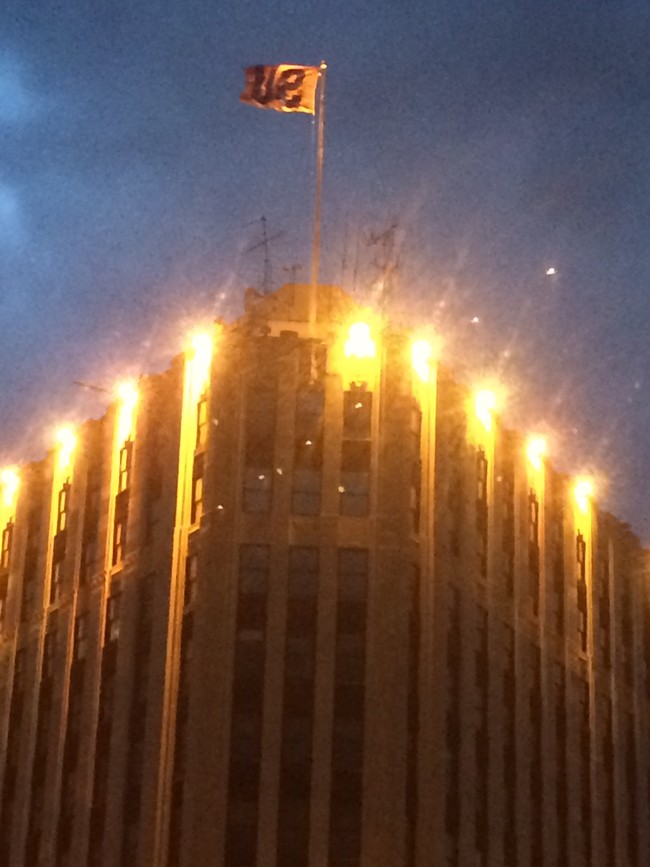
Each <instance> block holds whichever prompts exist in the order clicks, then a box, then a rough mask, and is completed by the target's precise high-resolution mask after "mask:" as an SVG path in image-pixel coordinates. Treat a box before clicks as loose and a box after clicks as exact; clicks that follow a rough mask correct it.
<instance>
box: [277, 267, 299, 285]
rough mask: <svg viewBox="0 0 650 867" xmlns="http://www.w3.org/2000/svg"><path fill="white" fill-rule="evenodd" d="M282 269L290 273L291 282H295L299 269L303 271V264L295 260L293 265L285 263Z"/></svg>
mask: <svg viewBox="0 0 650 867" xmlns="http://www.w3.org/2000/svg"><path fill="white" fill-rule="evenodd" d="M282 270H283V271H284V272H285V273H287V274H288V275H289V283H295V282H296V276H297V274H298V271H302V265H300V264H299V263H298V262H294V263H293V264H292V265H285V267H284V268H283V269H282Z"/></svg>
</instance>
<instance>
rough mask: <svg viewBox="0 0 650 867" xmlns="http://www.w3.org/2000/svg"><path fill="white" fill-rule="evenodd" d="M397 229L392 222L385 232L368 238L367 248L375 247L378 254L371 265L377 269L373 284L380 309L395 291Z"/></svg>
mask: <svg viewBox="0 0 650 867" xmlns="http://www.w3.org/2000/svg"><path fill="white" fill-rule="evenodd" d="M398 228H399V223H398V221H397V220H394V221H393V223H392V225H390V226H389V227H388V228H387V229H386V230H385V231H383V232H378V233H376V234H375V233H373V232H371V233H370V236H369V238H368V246H369V247H377V248H378V250H379V252H378V255H377V256H376V258H375V260H374V262H373V263H372V264H373V265H374V266H375V267H376V268H378V269H379V272H380V274H379V277H378V278H377V281H376V283H375V286H376V289H377V290H378V291H377V294H378V296H379V302H380V304H381V306H382V308H384V307H385V305H386V303H387V302H388V301H390V299H391V296H392V294H393V290H394V289H395V282H394V277H395V274H396V273H397V269H398V266H399V257H398V253H397V251H396V250H395V247H396V244H395V235H396V233H397V230H398Z"/></svg>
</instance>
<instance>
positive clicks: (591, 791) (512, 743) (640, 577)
mask: <svg viewBox="0 0 650 867" xmlns="http://www.w3.org/2000/svg"><path fill="white" fill-rule="evenodd" d="M312 311H313V308H312V305H311V302H310V293H309V287H302V286H285V287H283V288H282V289H280V290H278V292H276V293H275V294H273V295H269V296H263V297H253V296H251V297H249V299H248V302H247V309H246V312H245V314H244V316H243V317H242V318H241V319H240V320H238V321H237V322H235V323H233V324H231V325H227V326H225V325H215V327H214V330H213V332H212V333H211V334H209V335H200V336H198V337H196V338H195V340H194V341H193V344H192V346H191V347H190V349H188V351H187V352H186V353H185V354H183V355H182V356H179V357H178V358H176V359H175V360H174V362H173V363H172V365H171V367H170V368H169V370H168V371H166V372H164V373H162V374H159V375H155V376H148V377H144V378H143V379H142V380H141V381H140V382H139V383H137V384H130V385H129V384H127V385H125V386H123V387H122V389H121V390H120V392H119V394H118V397H117V399H116V401H115V403H114V404H113V405H112V406H111V407H110V408H109V410H108V412H107V413H106V415H105V416H104V417H103V418H101V419H99V420H93V421H88V422H86V423H85V424H83V425H81V426H80V427H79V428H78V429H77V430H76V431H70V430H63V431H61V433H60V436H59V439H58V441H57V444H56V446H55V448H54V449H53V450H52V451H51V453H50V454H48V456H47V457H46V458H45V459H44V460H42V461H39V462H34V463H31V464H29V465H27V466H25V467H23V468H22V469H21V470H20V472H19V474H16V473H14V472H12V471H9V470H8V471H5V472H4V473H3V475H2V476H1V477H0V482H1V483H2V499H1V500H0V530H1V532H2V544H1V547H0V862H1V863H2V864H3V865H7V867H23V865H26V867H32V865H34V867H35V865H41V867H45V865H47V867H50V865H51V867H132V865H142V867H145V865H147V867H149V865H156V867H190V865H192V867H193V865H202V867H203V865H206V867H254V865H255V867H301V865H303V867H438V865H440V867H443V865H462V867H465V865H467V867H479V865H480V867H488V865H489V867H496V865H509V867H514V865H521V867H543V865H560V867H562V865H566V867H569V865H570V867H582V865H584V867H587V865H597V867H612V865H617V867H625V865H627V867H635V865H644V864H646V863H647V853H648V851H650V835H649V827H650V824H649V823H650V816H649V802H650V755H649V744H650V716H649V713H648V710H649V706H650V592H649V587H648V555H647V552H645V551H644V550H642V549H641V547H640V545H639V543H638V540H637V539H636V538H635V536H634V535H633V534H632V533H631V531H630V530H629V528H628V527H627V526H626V525H624V524H622V523H621V522H619V521H618V520H616V518H614V517H613V516H611V515H609V514H607V513H604V512H602V511H600V510H599V509H598V508H597V506H596V504H595V502H594V501H593V499H592V497H591V493H590V489H589V486H588V484H587V483H586V482H585V481H584V480H583V481H576V480H572V479H570V478H568V477H566V476H564V475H561V474H559V473H556V472H554V471H553V470H552V468H551V467H550V466H549V465H548V463H547V462H546V460H545V457H544V451H543V447H542V445H541V443H540V442H539V441H538V440H534V439H533V440H530V441H529V440H527V439H526V438H525V437H524V436H522V435H520V434H518V433H515V432H513V431H510V430H508V429H506V428H505V427H504V426H503V425H502V424H501V423H500V422H499V419H498V416H497V413H496V409H495V406H494V403H493V399H492V396H491V395H490V394H488V393H486V392H479V393H478V394H477V395H474V394H472V393H471V392H470V391H469V390H468V389H467V388H466V387H465V386H463V385H460V384H459V383H458V382H457V381H455V380H454V378H453V376H452V375H451V374H450V373H449V371H447V370H445V369H444V368H443V367H442V366H441V365H439V364H438V363H437V361H436V358H435V354H434V353H433V352H432V351H431V347H429V346H428V344H426V343H425V342H423V341H421V340H417V339H415V337H416V336H414V335H412V334H409V333H406V332H404V331H402V330H400V329H398V328H393V327H391V325H390V323H387V322H386V321H384V320H382V319H380V318H379V317H374V320H373V317H371V318H367V316H366V312H364V311H361V310H359V309H358V308H357V306H356V305H355V303H354V302H353V300H352V299H350V298H349V297H347V296H346V295H344V294H343V293H342V292H341V291H340V290H338V289H336V288H335V287H327V286H322V287H319V294H318V304H317V315H316V317H315V320H314V317H313V316H311V315H310V314H311V312H312ZM310 318H311V319H312V320H314V321H310Z"/></svg>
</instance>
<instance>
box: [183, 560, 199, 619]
mask: <svg viewBox="0 0 650 867" xmlns="http://www.w3.org/2000/svg"><path fill="white" fill-rule="evenodd" d="M198 575H199V561H198V557H197V556H196V554H189V555H188V556H187V557H186V559H185V591H184V597H185V598H184V605H185V608H188V607H189V606H190V605H191V604H192V602H193V601H194V599H195V597H196V584H197V578H198Z"/></svg>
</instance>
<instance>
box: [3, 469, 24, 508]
mask: <svg viewBox="0 0 650 867" xmlns="http://www.w3.org/2000/svg"><path fill="white" fill-rule="evenodd" d="M0 485H1V486H2V503H3V505H4V506H5V507H6V508H8V509H10V508H11V507H12V506H13V505H14V502H15V500H16V494H17V493H18V488H19V486H20V476H19V475H18V470H16V469H15V468H14V467H5V468H4V469H3V470H2V471H1V472H0Z"/></svg>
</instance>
